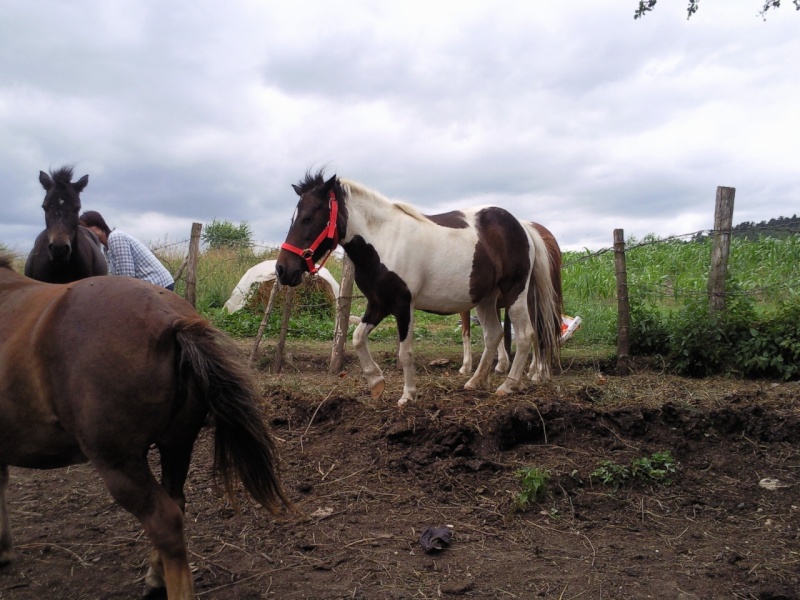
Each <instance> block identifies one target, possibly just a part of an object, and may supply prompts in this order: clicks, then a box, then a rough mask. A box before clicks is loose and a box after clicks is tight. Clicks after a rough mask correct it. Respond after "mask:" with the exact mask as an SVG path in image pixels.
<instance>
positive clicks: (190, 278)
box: [183, 223, 203, 306]
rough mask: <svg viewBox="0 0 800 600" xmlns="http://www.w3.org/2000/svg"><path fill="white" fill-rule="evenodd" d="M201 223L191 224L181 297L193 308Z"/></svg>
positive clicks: (195, 294) (195, 298)
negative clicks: (183, 290) (184, 288)
mask: <svg viewBox="0 0 800 600" xmlns="http://www.w3.org/2000/svg"><path fill="white" fill-rule="evenodd" d="M202 229H203V225H202V224H201V223H192V237H191V239H190V240H189V258H188V259H187V262H186V291H185V292H184V294H183V297H184V298H186V300H187V301H188V302H189V304H191V305H192V306H195V304H196V300H197V258H198V256H199V255H200V231H201V230H202Z"/></svg>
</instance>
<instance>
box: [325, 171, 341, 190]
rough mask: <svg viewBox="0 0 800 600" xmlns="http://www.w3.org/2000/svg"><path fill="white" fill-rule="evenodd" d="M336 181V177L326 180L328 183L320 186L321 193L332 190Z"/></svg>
mask: <svg viewBox="0 0 800 600" xmlns="http://www.w3.org/2000/svg"><path fill="white" fill-rule="evenodd" d="M338 181H339V180H338V179H337V178H336V175H334V176H333V177H331V178H330V179H328V181H326V182H325V185H323V186H322V189H323V192H324V193H328V192H329V191H330V190H331V189H333V187H334V186H335V185H336V184H337V183H338Z"/></svg>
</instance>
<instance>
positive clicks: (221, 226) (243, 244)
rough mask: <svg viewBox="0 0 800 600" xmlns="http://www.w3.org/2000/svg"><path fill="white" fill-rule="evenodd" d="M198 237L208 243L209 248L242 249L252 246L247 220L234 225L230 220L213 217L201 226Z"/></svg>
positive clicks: (251, 234)
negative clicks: (201, 229) (209, 221)
mask: <svg viewBox="0 0 800 600" xmlns="http://www.w3.org/2000/svg"><path fill="white" fill-rule="evenodd" d="M200 239H202V240H203V242H205V243H206V244H208V247H209V249H211V250H217V249H219V248H230V249H233V250H242V249H245V248H252V247H253V231H252V230H251V228H250V225H249V224H248V223H247V221H242V222H241V223H239V224H238V225H234V224H233V223H231V222H230V221H224V220H223V221H218V220H217V219H214V220H213V221H211V223H210V224H208V225H206V226H205V227H203V232H202V233H201V234H200Z"/></svg>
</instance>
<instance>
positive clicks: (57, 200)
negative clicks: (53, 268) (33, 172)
mask: <svg viewBox="0 0 800 600" xmlns="http://www.w3.org/2000/svg"><path fill="white" fill-rule="evenodd" d="M39 183H41V184H42V187H43V188H44V189H45V195H44V201H43V202H42V208H43V209H44V223H45V227H46V229H47V240H48V252H49V254H50V260H52V261H55V262H67V261H68V260H69V258H70V255H71V254H72V248H73V244H74V243H75V239H76V237H77V235H78V224H79V221H78V215H79V214H80V210H81V197H80V193H81V192H82V191H83V189H84V188H85V187H86V185H87V184H88V183H89V176H88V175H84V176H83V177H81V178H80V179H79V180H78V181H76V182H73V181H72V167H61V168H60V169H59V170H58V171H55V172H52V171H51V173H50V175H48V174H47V173H45V172H44V171H39Z"/></svg>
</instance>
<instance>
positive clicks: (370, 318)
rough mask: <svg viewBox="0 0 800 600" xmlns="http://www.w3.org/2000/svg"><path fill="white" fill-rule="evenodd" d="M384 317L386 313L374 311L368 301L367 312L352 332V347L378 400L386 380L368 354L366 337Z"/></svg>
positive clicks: (373, 395)
mask: <svg viewBox="0 0 800 600" xmlns="http://www.w3.org/2000/svg"><path fill="white" fill-rule="evenodd" d="M385 317H386V313H384V312H382V311H380V310H378V309H376V308H375V307H374V305H371V304H370V303H369V301H368V302H367V310H366V311H365V312H364V316H363V317H362V318H361V323H359V324H358V327H356V330H355V331H354V332H353V347H354V348H355V351H356V354H357V355H358V360H359V362H360V363H361V369H362V370H363V371H364V376H365V377H366V378H367V385H368V386H369V391H370V394H371V395H372V397H373V398H380V396H381V394H383V390H384V388H385V387H386V380H385V379H384V377H383V371H381V368H380V367H379V366H378V363H376V362H375V360H374V359H373V358H372V354H370V351H369V344H368V340H367V336H369V334H370V332H371V331H372V330H373V329H375V328H376V327H377V326H378V323H380V322H381V321H382V320H383V319H384V318H385Z"/></svg>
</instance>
